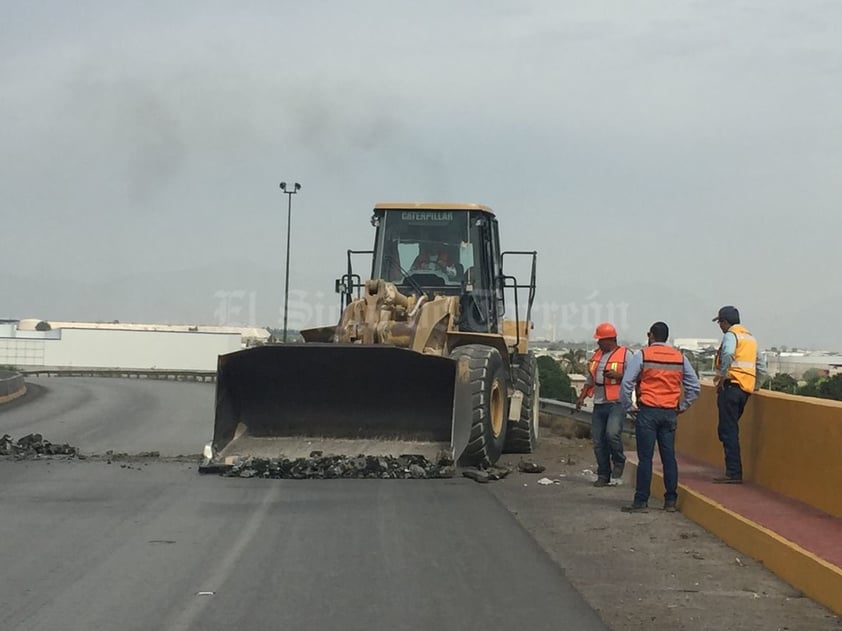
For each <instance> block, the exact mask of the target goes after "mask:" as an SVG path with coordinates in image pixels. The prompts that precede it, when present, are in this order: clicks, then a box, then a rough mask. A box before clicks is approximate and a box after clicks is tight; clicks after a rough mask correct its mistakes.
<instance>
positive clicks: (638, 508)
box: [620, 502, 649, 513]
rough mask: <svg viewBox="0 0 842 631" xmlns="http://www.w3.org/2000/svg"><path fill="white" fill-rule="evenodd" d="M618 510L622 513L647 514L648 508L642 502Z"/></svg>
mask: <svg viewBox="0 0 842 631" xmlns="http://www.w3.org/2000/svg"><path fill="white" fill-rule="evenodd" d="M620 510H621V511H623V512H624V513H648V512H649V506H647V505H646V504H644V503H642V502H632V503H631V504H629V505H628V506H621V507H620Z"/></svg>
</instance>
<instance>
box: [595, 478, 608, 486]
mask: <svg viewBox="0 0 842 631" xmlns="http://www.w3.org/2000/svg"><path fill="white" fill-rule="evenodd" d="M609 484H610V482H609V481H608V480H606V479H605V478H597V481H596V482H594V483H593V485H594V486H608V485H609Z"/></svg>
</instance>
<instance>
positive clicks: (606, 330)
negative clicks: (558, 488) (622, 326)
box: [576, 322, 628, 486]
mask: <svg viewBox="0 0 842 631" xmlns="http://www.w3.org/2000/svg"><path fill="white" fill-rule="evenodd" d="M594 339H595V340H596V343H597V346H599V348H598V349H597V351H596V352H595V353H594V355H593V357H592V358H591V360H590V362H588V375H587V379H586V381H585V386H584V387H583V388H582V392H581V393H580V394H579V398H578V399H577V401H576V409H577V410H579V409H581V408H582V404H583V403H584V402H585V399H586V398H588V397H590V396H593V401H594V406H593V413H592V414H591V438H592V439H593V452H594V456H595V457H596V476H597V477H596V481H595V482H594V483H593V485H594V486H608V485H609V484H610V483H611V479H612V478H613V479H614V480H616V481H619V480H620V479H621V478H622V477H623V468H624V467H625V466H626V455H625V454H624V453H623V437H622V432H623V421H624V420H625V418H626V412H625V410H624V409H623V406H622V405H620V382H621V381H622V379H623V372H624V371H625V365H626V355H627V353H628V349H627V348H625V347H624V346H620V345H619V344H617V329H616V328H614V325H613V324H611V323H610V322H603V323H602V324H599V325H598V326H597V327H596V331H595V332H594Z"/></svg>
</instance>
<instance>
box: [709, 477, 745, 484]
mask: <svg viewBox="0 0 842 631" xmlns="http://www.w3.org/2000/svg"><path fill="white" fill-rule="evenodd" d="M713 483H714V484H742V483H743V479H742V478H729V477H727V476H726V477H724V478H714V479H713Z"/></svg>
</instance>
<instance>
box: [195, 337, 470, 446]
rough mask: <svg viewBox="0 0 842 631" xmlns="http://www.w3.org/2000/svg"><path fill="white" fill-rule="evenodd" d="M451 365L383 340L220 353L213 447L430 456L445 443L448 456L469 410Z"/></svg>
mask: <svg viewBox="0 0 842 631" xmlns="http://www.w3.org/2000/svg"><path fill="white" fill-rule="evenodd" d="M457 366H458V364H457V362H455V361H454V360H452V359H449V358H447V357H439V356H433V355H422V354H420V353H417V352H414V351H411V350H408V349H403V348H397V347H393V346H385V345H371V346H367V345H366V346H364V345H357V344H348V345H345V344H318V343H304V344H283V345H269V346H260V347H256V348H251V349H246V350H242V351H237V352H234V353H229V354H227V355H221V356H220V357H219V364H218V371H217V383H216V419H215V424H214V435H213V443H212V444H213V451H214V454H215V455H216V456H217V458H218V459H220V460H221V459H224V458H225V457H227V456H241V457H248V456H255V457H278V456H281V455H283V456H284V457H287V458H298V457H306V456H309V455H310V453H311V452H312V451H322V452H323V453H324V454H325V455H328V454H335V455H350V456H355V455H358V454H365V455H401V454H420V455H425V456H427V457H430V458H434V457H435V455H436V453H437V451H438V450H441V449H443V448H450V449H453V450H454V457H455V458H458V456H459V455H460V454H461V452H462V450H464V447H465V445H466V444H467V439H468V434H469V432H470V420H471V419H470V400H469V398H468V399H467V400H466V394H465V393H466V391H467V389H466V388H463V387H462V385H460V383H458V382H459V380H458V379H457V372H464V371H457ZM466 412H467V413H466ZM454 419H456V423H454ZM465 423H467V424H468V425H467V427H463V425H464V424H465Z"/></svg>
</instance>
